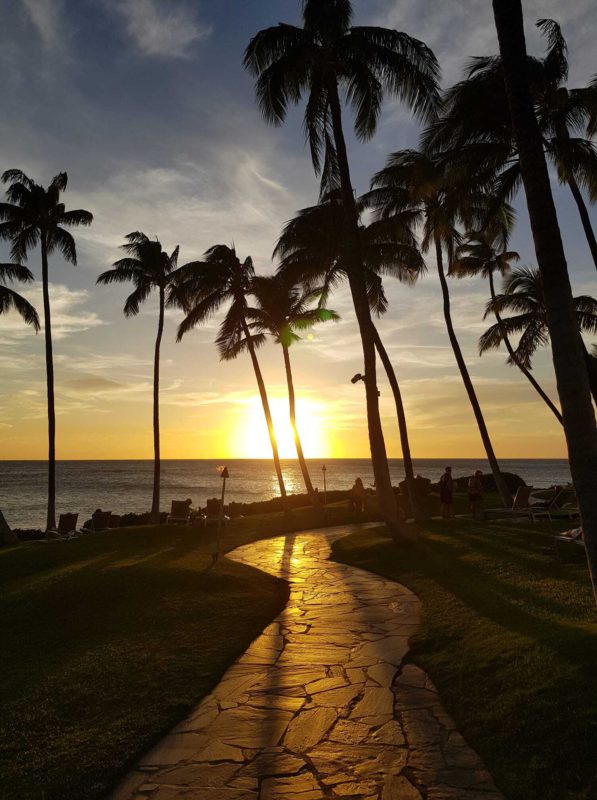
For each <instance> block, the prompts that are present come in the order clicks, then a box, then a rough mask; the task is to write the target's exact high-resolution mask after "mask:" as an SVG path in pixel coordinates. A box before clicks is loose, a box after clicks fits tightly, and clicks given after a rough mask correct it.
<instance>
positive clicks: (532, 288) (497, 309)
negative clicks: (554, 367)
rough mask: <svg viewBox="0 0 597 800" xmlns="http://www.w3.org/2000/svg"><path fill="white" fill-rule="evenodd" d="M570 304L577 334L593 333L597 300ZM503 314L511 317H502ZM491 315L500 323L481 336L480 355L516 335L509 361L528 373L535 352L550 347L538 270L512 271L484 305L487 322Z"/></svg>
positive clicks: (583, 298) (581, 298) (584, 297)
mask: <svg viewBox="0 0 597 800" xmlns="http://www.w3.org/2000/svg"><path fill="white" fill-rule="evenodd" d="M573 302H574V311H575V314H576V322H577V325H578V329H579V331H582V332H583V333H589V334H596V333H597V300H595V299H594V298H592V297H589V295H581V296H579V297H575V298H574V300H573ZM504 312H506V313H510V314H513V316H509V317H504V316H502V315H503V314H504ZM494 313H495V314H496V315H499V316H500V317H501V324H500V322H498V323H497V324H496V325H492V326H491V327H490V328H488V330H487V331H485V333H484V334H483V336H481V338H480V339H479V350H480V352H481V353H485V352H487V351H488V350H495V349H497V348H498V347H499V346H500V344H501V343H502V342H503V341H504V335H505V336H506V338H508V337H509V336H519V337H520V338H519V341H518V346H517V347H516V349H515V350H514V351H513V352H512V353H511V355H510V358H509V359H508V360H509V363H513V364H516V365H517V366H520V368H521V369H523V370H530V369H531V368H532V358H533V355H534V354H535V352H536V350H537V349H538V348H539V347H545V346H546V345H548V344H549V327H548V324H547V310H546V308H545V297H544V294H543V280H542V277H541V273H540V271H539V270H538V269H531V268H530V267H520V268H518V269H515V270H513V271H512V272H511V274H510V275H508V276H507V277H506V279H505V281H504V287H503V290H502V292H501V294H498V295H495V296H494V298H493V300H491V301H490V302H489V303H488V304H487V309H486V311H485V317H484V318H485V319H487V317H488V316H489V315H491V314H494ZM583 347H584V345H583ZM584 351H585V359H591V358H592V356H591V355H590V354H589V352H588V350H587V349H586V347H584ZM560 419H561V417H560Z"/></svg>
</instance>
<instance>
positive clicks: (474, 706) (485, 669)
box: [334, 520, 597, 800]
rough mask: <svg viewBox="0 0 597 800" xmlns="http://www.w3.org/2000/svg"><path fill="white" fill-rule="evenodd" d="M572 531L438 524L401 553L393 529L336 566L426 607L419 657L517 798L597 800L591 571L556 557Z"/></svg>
mask: <svg viewBox="0 0 597 800" xmlns="http://www.w3.org/2000/svg"><path fill="white" fill-rule="evenodd" d="M566 527H570V525H569V524H568V525H566V523H563V524H562V523H545V524H539V525H530V524H525V523H512V522H511V523H492V524H487V523H485V524H483V523H481V524H478V523H473V522H469V521H464V520H462V521H461V520H456V521H453V522H436V523H431V524H430V525H429V528H428V532H427V533H426V535H425V537H424V539H423V541H422V542H421V543H420V544H417V545H416V546H414V547H412V548H399V547H397V546H396V545H395V544H394V543H393V542H392V541H391V540H390V539H389V538H388V537H387V535H386V534H385V532H384V530H383V529H381V528H380V529H377V528H376V529H372V530H369V531H366V532H363V533H359V534H357V535H354V536H350V537H348V538H346V539H343V540H341V541H339V542H337V543H336V544H335V545H334V557H335V558H337V559H338V560H339V561H342V562H346V563H349V564H353V565H355V566H359V567H362V568H364V569H368V570H371V571H372V572H376V573H379V574H381V575H384V576H387V577H390V578H394V579H395V580H397V581H399V582H401V583H403V584H405V585H406V586H408V587H409V588H410V589H412V590H413V591H414V592H415V593H416V594H417V595H418V596H419V597H420V599H421V601H422V603H423V610H424V620H423V624H422V627H421V629H420V632H419V633H418V634H417V636H416V637H415V638H414V640H413V643H412V644H413V649H412V653H411V657H412V660H413V661H414V662H416V663H417V664H419V665H420V666H422V667H423V668H424V669H426V670H427V671H428V673H429V675H430V676H431V678H432V679H433V681H434V682H435V683H436V685H437V687H438V689H439V691H440V693H441V695H442V698H443V700H444V702H445V705H446V707H447V709H448V711H449V712H450V713H451V714H452V716H453V717H454V719H455V720H456V722H457V724H458V726H459V728H460V729H461V731H462V733H463V734H464V735H465V737H466V738H467V739H468V741H469V742H470V743H471V744H472V745H473V746H474V747H475V749H476V750H477V751H478V752H479V753H480V754H481V756H482V757H483V759H484V761H485V763H486V764H487V766H488V767H489V769H490V770H491V772H492V773H493V775H494V777H495V779H496V782H497V784H498V786H499V787H500V788H501V789H502V791H503V792H504V793H505V795H506V796H507V797H508V798H509V800H594V798H597V758H596V754H597V679H596V674H597V614H596V612H595V608H594V605H593V599H592V594H591V589H590V584H589V580H588V576H587V569H586V566H585V565H584V564H583V563H582V562H580V563H577V564H574V563H567V564H566V563H561V562H560V561H558V559H557V558H556V557H555V556H554V551H553V545H552V537H553V531H554V530H563V529H565V528H566Z"/></svg>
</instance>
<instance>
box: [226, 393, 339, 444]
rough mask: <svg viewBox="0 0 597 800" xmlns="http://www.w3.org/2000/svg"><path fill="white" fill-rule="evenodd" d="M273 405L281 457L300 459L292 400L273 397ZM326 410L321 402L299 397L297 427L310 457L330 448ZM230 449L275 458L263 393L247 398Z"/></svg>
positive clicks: (272, 409) (270, 401)
mask: <svg viewBox="0 0 597 800" xmlns="http://www.w3.org/2000/svg"><path fill="white" fill-rule="evenodd" d="M269 404H270V409H271V413H272V419H273V422H274V428H275V431H276V439H277V442H278V450H279V453H280V458H296V447H295V444H294V435H293V432H292V426H291V425H290V418H289V412H288V400H287V399H286V398H283V397H272V398H270V400H269ZM322 412H323V409H322V406H321V404H320V403H317V402H315V401H313V400H308V399H302V398H299V399H297V403H296V419H297V427H298V429H299V434H300V437H301V443H302V445H303V451H304V453H305V457H306V458H318V457H320V456H321V455H322V454H324V453H326V452H327V451H328V449H329V448H328V441H327V436H326V434H325V429H324V425H323V413H322ZM230 450H231V451H233V452H234V453H238V457H240V458H271V455H272V449H271V445H270V440H269V435H268V432H267V425H266V423H265V416H264V414H263V407H262V405H261V399H260V398H259V396H255V397H251V398H250V399H248V400H247V403H246V406H245V408H244V410H243V415H242V418H241V420H239V424H238V425H237V426H236V429H235V430H234V432H233V438H232V439H231V441H230Z"/></svg>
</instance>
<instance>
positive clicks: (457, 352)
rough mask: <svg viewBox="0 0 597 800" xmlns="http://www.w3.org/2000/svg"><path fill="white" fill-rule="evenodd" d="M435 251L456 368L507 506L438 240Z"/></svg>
mask: <svg viewBox="0 0 597 800" xmlns="http://www.w3.org/2000/svg"><path fill="white" fill-rule="evenodd" d="M435 252H436V256H437V271H438V274H439V282H440V284H441V287H442V295H443V299H444V318H445V320H446V327H447V329H448V338H449V339H450V344H451V345H452V350H453V351H454V356H455V357H456V363H457V364H458V369H459V370H460V374H461V376H462V382H463V383H464V388H465V389H466V393H467V394H468V399H469V401H470V404H471V407H472V409H473V413H474V415H475V419H476V420H477V425H478V427H479V433H480V434H481V439H482V440H483V446H484V447H485V452H486V453H487V460H488V461H489V466H490V467H491V471H492V473H493V478H494V480H495V485H496V488H497V491H498V494H499V496H500V500H501V501H502V504H503V506H504V508H509V507H510V506H511V505H512V495H511V494H510V492H509V491H508V487H507V486H506V481H505V480H504V476H503V475H502V473H501V471H500V467H499V464H498V461H497V458H496V456H495V453H494V451H493V445H492V443H491V438H490V436H489V431H488V430H487V425H486V424H485V419H484V417H483V412H482V411H481V406H480V405H479V400H478V398H477V393H476V392H475V387H474V386H473V382H472V380H471V376H470V375H469V371H468V368H467V366H466V362H465V360H464V356H463V355H462V350H461V349H460V343H459V342H458V338H457V337H456V332H455V330H454V324H453V322H452V311H451V308H450V290H449V288H448V281H447V280H446V275H445V273H444V259H443V254H442V246H441V243H440V242H439V241H438V240H436V242H435Z"/></svg>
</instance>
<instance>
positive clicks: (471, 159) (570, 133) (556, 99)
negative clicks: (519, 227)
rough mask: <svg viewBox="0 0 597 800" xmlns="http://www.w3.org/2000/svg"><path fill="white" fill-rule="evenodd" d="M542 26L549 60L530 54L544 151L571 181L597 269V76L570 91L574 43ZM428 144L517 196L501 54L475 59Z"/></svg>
mask: <svg viewBox="0 0 597 800" xmlns="http://www.w3.org/2000/svg"><path fill="white" fill-rule="evenodd" d="M537 27H538V28H539V29H540V31H541V32H542V34H543V35H544V36H545V37H546V38H547V44H548V49H547V52H546V55H545V56H544V57H543V58H534V57H531V56H527V59H526V73H527V75H528V77H529V82H530V87H531V92H532V99H533V104H534V106H535V110H536V113H537V118H538V120H539V125H540V128H541V135H542V140H543V146H544V148H545V153H546V154H547V156H548V158H549V159H550V161H551V162H552V163H553V164H554V166H555V167H556V171H557V174H558V178H559V180H560V183H563V184H566V185H568V187H569V189H570V191H571V193H572V197H573V199H574V202H575V204H576V206H577V209H578V213H579V215H580V219H581V223H582V226H583V230H584V232H585V236H586V238H587V242H588V244H589V248H590V250H591V255H592V257H593V261H594V264H595V267H596V268H597V239H596V238H595V232H594V230H593V227H592V225H591V220H590V217H589V212H588V209H587V205H586V202H585V200H584V198H583V192H582V190H583V189H584V190H585V191H587V192H588V194H589V199H590V200H595V199H596V198H597V148H596V147H595V145H594V143H593V142H592V141H591V138H590V137H591V136H592V135H593V134H595V132H597V79H594V80H593V81H592V82H591V83H590V84H589V85H588V86H585V87H580V88H576V89H568V88H567V87H566V85H565V83H566V80H567V79H568V68H569V65H568V47H567V44H566V40H565V38H564V37H563V35H562V32H561V30H560V26H559V25H558V24H557V22H555V21H554V20H551V19H541V20H539V21H538V22H537ZM424 142H425V147H426V148H427V149H430V150H431V151H433V152H436V153H437V152H444V153H445V154H446V155H447V158H448V160H449V161H451V162H452V166H453V167H456V168H459V169H464V170H466V171H467V172H468V173H469V174H471V173H472V172H476V173H477V176H478V178H479V180H481V181H483V180H485V179H487V178H489V179H490V180H493V179H494V177H495V174H496V173H497V174H499V176H500V181H499V186H498V189H497V191H498V193H503V194H504V195H505V196H506V197H511V196H512V195H513V194H514V193H515V192H516V191H518V189H519V188H520V186H521V171H520V158H519V150H518V145H517V141H516V136H515V135H514V131H513V128H512V123H511V118H510V110H509V107H508V98H507V94H506V89H505V85H504V78H503V72H502V66H501V59H500V57H499V56H485V57H480V58H475V59H473V60H472V62H471V64H470V66H469V67H468V69H467V71H466V73H465V78H464V80H463V81H461V82H460V83H458V84H456V86H454V87H452V88H451V89H449V90H448V91H447V92H446V95H445V103H444V108H443V114H442V117H441V119H440V120H438V121H436V122H435V123H434V124H433V125H432V126H430V128H429V130H428V131H427V132H426V134H425V136H424Z"/></svg>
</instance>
